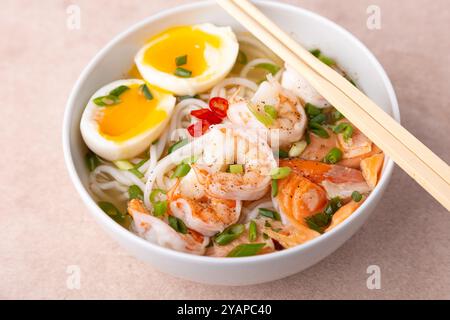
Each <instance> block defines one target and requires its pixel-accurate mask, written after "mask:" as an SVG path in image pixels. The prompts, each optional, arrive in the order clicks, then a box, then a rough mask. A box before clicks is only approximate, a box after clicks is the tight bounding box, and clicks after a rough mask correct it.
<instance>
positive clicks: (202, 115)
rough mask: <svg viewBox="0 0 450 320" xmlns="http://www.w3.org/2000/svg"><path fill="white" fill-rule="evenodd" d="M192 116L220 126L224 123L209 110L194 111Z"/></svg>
mask: <svg viewBox="0 0 450 320" xmlns="http://www.w3.org/2000/svg"><path fill="white" fill-rule="evenodd" d="M191 115H192V116H194V117H196V118H198V119H200V120H205V121H208V122H209V123H210V124H219V123H221V122H222V119H221V118H219V117H218V115H217V114H215V113H214V112H212V111H211V110H209V109H199V110H192V111H191Z"/></svg>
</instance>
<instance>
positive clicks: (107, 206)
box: [97, 201, 126, 225]
mask: <svg viewBox="0 0 450 320" xmlns="http://www.w3.org/2000/svg"><path fill="white" fill-rule="evenodd" d="M97 205H98V206H99V207H100V209H102V210H103V211H104V212H105V213H106V214H107V215H108V216H110V217H111V218H112V219H113V220H114V221H116V222H117V223H119V224H121V225H124V224H125V222H126V215H125V214H123V213H122V212H120V211H119V209H117V208H116V206H115V205H113V204H112V203H110V202H107V201H100V202H98V203H97Z"/></svg>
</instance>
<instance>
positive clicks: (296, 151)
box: [289, 140, 308, 158]
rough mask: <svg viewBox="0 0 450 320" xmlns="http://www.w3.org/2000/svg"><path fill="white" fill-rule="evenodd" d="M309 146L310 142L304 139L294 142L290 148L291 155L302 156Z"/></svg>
mask: <svg viewBox="0 0 450 320" xmlns="http://www.w3.org/2000/svg"><path fill="white" fill-rule="evenodd" d="M307 146H308V144H307V143H306V141H304V140H302V141H299V142H296V143H294V144H293V145H292V147H291V149H290V150H289V157H291V158H294V157H298V156H300V155H301V154H302V152H303V151H304V150H305V149H306V147H307Z"/></svg>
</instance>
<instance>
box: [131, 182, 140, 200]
mask: <svg viewBox="0 0 450 320" xmlns="http://www.w3.org/2000/svg"><path fill="white" fill-rule="evenodd" d="M128 198H129V199H130V200H131V199H139V200H144V193H143V192H142V190H141V188H139V187H138V186H137V185H135V184H133V185H132V186H130V187H129V188H128Z"/></svg>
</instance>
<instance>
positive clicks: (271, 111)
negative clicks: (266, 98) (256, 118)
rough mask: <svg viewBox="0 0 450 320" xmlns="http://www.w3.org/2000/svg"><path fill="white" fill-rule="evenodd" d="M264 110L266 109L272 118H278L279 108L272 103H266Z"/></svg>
mask: <svg viewBox="0 0 450 320" xmlns="http://www.w3.org/2000/svg"><path fill="white" fill-rule="evenodd" d="M264 111H265V112H266V113H267V114H268V115H269V116H270V117H271V118H272V119H276V118H278V112H277V109H275V107H274V106H271V105H268V104H266V105H265V106H264Z"/></svg>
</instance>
